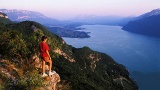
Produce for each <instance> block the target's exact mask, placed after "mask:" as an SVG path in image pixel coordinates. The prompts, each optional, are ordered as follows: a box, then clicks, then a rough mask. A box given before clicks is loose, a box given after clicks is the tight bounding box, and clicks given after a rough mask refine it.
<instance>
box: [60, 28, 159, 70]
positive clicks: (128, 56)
mask: <svg viewBox="0 0 160 90" xmlns="http://www.w3.org/2000/svg"><path fill="white" fill-rule="evenodd" d="M81 27H83V28H86V29H84V30H83V31H85V32H91V33H90V34H89V35H90V36H91V37H90V38H83V39H82V38H63V39H64V40H65V41H66V43H67V44H69V45H72V46H74V47H76V48H81V47H83V46H88V47H90V48H91V49H92V50H96V51H100V52H104V53H106V54H108V55H110V56H111V57H112V58H113V59H114V60H115V61H116V62H118V63H120V64H123V65H124V66H126V67H127V68H128V69H129V71H140V72H160V38H156V37H149V36H144V35H140V34H134V33H131V32H127V31H124V30H122V29H121V27H120V26H106V25H83V26H81Z"/></svg>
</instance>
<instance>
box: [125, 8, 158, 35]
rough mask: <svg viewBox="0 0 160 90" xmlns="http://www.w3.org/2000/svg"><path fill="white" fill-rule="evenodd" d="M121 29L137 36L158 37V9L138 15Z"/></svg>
mask: <svg viewBox="0 0 160 90" xmlns="http://www.w3.org/2000/svg"><path fill="white" fill-rule="evenodd" d="M122 29H123V30H126V31H130V32H133V33H137V34H142V35H147V36H153V37H160V9H155V10H152V11H150V12H148V13H145V14H142V15H140V16H139V17H137V18H136V20H133V21H130V22H129V23H128V24H126V25H125V26H123V27H122Z"/></svg>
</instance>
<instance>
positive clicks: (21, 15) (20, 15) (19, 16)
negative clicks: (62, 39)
mask: <svg viewBox="0 0 160 90" xmlns="http://www.w3.org/2000/svg"><path fill="white" fill-rule="evenodd" d="M0 12H2V13H5V14H7V15H8V18H9V19H10V20H12V21H26V20H30V21H36V22H39V23H41V24H52V25H57V24H58V23H59V22H60V21H59V20H57V19H54V18H49V17H46V16H45V15H43V14H41V13H38V12H35V11H27V10H16V9H14V10H8V9H0Z"/></svg>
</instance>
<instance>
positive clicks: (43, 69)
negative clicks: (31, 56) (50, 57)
mask: <svg viewBox="0 0 160 90" xmlns="http://www.w3.org/2000/svg"><path fill="white" fill-rule="evenodd" d="M42 73H43V74H44V73H45V61H44V60H42Z"/></svg>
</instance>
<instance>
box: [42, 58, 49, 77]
mask: <svg viewBox="0 0 160 90" xmlns="http://www.w3.org/2000/svg"><path fill="white" fill-rule="evenodd" d="M45 65H46V62H45V61H44V60H42V77H45V76H48V75H47V74H46V73H45Z"/></svg>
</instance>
